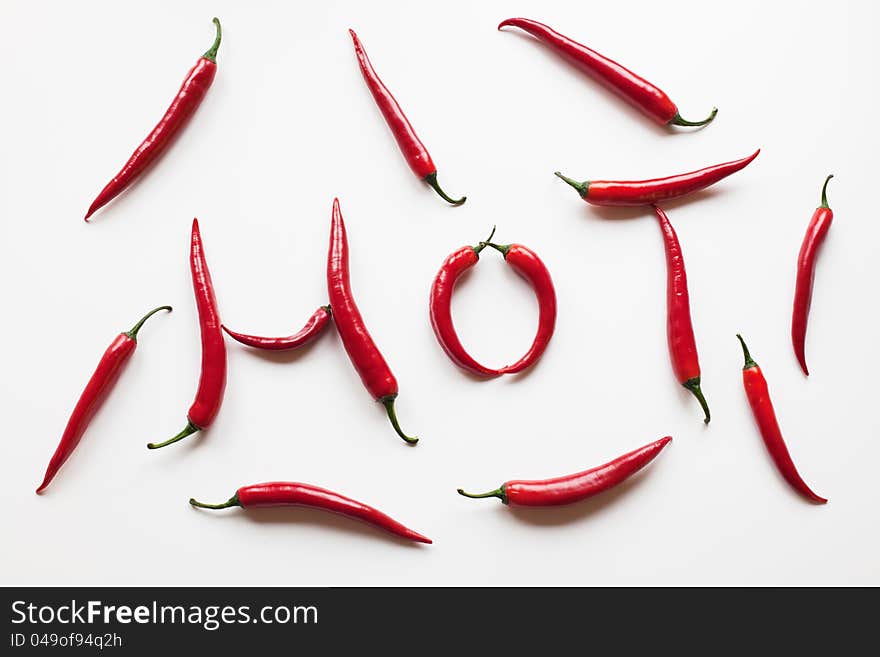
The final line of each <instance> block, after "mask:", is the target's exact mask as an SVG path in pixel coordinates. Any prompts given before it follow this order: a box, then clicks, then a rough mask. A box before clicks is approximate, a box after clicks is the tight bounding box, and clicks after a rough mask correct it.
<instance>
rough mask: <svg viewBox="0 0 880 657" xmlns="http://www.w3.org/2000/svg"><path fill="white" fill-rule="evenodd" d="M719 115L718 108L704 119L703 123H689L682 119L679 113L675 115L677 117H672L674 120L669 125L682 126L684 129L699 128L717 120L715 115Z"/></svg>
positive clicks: (713, 109) (714, 108)
mask: <svg viewBox="0 0 880 657" xmlns="http://www.w3.org/2000/svg"><path fill="white" fill-rule="evenodd" d="M716 114H718V108H717V107H713V108H712V111H711V112H710V113H709V116H708V117H706V118H705V119H703V120H702V121H687V120H686V119H683V118H681V114H679V113H678V112H676V113H675V116H673V117H672V120H671V121H669V125H680V126H684V127H699V126H701V125H706V124H708V123H712V120H713V119H714V118H715V115H716Z"/></svg>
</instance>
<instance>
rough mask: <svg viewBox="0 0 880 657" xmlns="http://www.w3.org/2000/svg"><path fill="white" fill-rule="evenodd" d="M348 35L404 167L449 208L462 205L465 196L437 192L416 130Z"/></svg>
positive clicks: (354, 38) (431, 164) (433, 172)
mask: <svg viewBox="0 0 880 657" xmlns="http://www.w3.org/2000/svg"><path fill="white" fill-rule="evenodd" d="M348 32H349V34H351V40H352V41H353V42H354V52H355V54H356V55H357V60H358V64H359V65H360V68H361V74H363V76H364V81H366V83H367V87H368V88H369V89H370V93H372V94H373V98H374V99H375V101H376V104H377V105H378V106H379V110H380V111H381V112H382V116H384V117H385V123H387V124H388V127H389V128H390V129H391V133H392V134H393V135H394V139H395V140H396V141H397V145H398V146H399V147H400V152H401V153H403V157H404V158H405V159H406V162H407V164H409V168H410V169H412V172H413V173H414V174H416V177H417V178H421V179H422V180H424V181H425V182H426V183H428V184H429V185H430V186H431V187H433V188H434V191H435V192H437V193H438V194H439V195H440V197H441V198H442V199H443V200H444V201H446V202H447V203H451V204H452V205H461V204H462V203H464V202H465V201H466V200H467V197H466V196H462V197H461V198H460V199H454V198H451V197H449V196H447V194H446V192H444V191H443V190H442V189H440V184H439V183H438V182H437V167H436V166H434V161H433V160H432V159H431V154H430V153H428V149H427V148H425V145H424V144H423V143H422V141H421V140H420V139H419V136H418V135H417V134H416V131H415V129H413V127H412V125H410V122H409V119H407V118H406V115H405V114H404V113H403V110H402V109H400V105H398V104H397V101H396V100H395V99H394V96H393V95H391V92H390V91H389V90H388V87H386V86H385V83H384V82H382V80H381V79H380V78H379V76H378V75H377V74H376V71H375V69H374V68H373V65H372V64H371V63H370V58H369V57H367V52H366V51H365V50H364V46H363V44H362V43H361V41H360V39H358V36H357V34H355V32H354V30H349V31H348Z"/></svg>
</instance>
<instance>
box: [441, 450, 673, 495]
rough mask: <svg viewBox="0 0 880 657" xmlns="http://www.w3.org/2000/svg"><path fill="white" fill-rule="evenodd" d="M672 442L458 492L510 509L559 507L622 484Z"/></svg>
mask: <svg viewBox="0 0 880 657" xmlns="http://www.w3.org/2000/svg"><path fill="white" fill-rule="evenodd" d="M671 440H672V437H671V436H666V437H665V438H661V439H660V440H657V441H654V442H653V443H649V444H647V445H645V446H644V447H640V448H639V449H636V450H633V451H632V452H628V453H627V454H624V455H623V456H618V457H617V458H616V459H614V460H613V461H610V462H609V463H606V464H605V465H600V466H598V467H595V468H591V469H589V470H584V471H583V472H578V473H576V474H571V475H565V476H563V477H555V478H553V479H539V480H513V481H507V482H505V483H503V484H501V486H499V487H498V488H496V489H495V490H492V491H489V492H488V493H480V494H472V493H466V492H465V491H463V490H462V489H461V488H459V489H458V492H459V494H460V495H464V496H465V497H473V498H479V497H497V498H498V499H500V500H501V501H502V502H503V503H504V504H509V505H511V506H561V505H563V504H573V503H575V502H580V501H581V500H585V499H587V498H588V497H592V496H593V495H597V494H598V493H601V492H603V491H606V490H608V489H609V488H613V487H614V486H617V485H618V484H620V483H622V482H623V481H625V480H626V479H628V478H629V477H631V476H633V475H634V474H635V473H636V472H638V471H639V470H641V469H642V468H644V467H645V466H646V465H648V463H650V462H651V461H653V460H654V457H656V456H657V454H659V453H660V450H662V449H663V448H664V447H666V445H668V444H669V442H670V441H671Z"/></svg>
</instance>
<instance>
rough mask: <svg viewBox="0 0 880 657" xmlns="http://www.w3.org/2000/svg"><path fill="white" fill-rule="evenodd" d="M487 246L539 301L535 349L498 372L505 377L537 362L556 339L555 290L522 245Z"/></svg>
mask: <svg viewBox="0 0 880 657" xmlns="http://www.w3.org/2000/svg"><path fill="white" fill-rule="evenodd" d="M486 246H491V247H492V248H493V249H496V250H497V251H499V252H500V253H501V254H502V255H503V256H504V260H505V262H507V264H508V265H510V266H511V267H513V270H514V271H515V272H516V273H517V274H519V275H520V276H522V277H523V278H525V279H526V280H527V281H528V282H529V285H531V286H532V289H533V290H534V291H535V296H536V297H537V298H538V332H537V333H536V334H535V339H534V340H533V341H532V346H531V347H529V350H528V351H527V352H526V354H525V355H524V356H523V357H522V358H520V359H519V360H518V361H516V362H515V363H513V365H506V366H505V367H502V368H501V369H500V370H498V371H499V372H501V373H502V374H516V373H517V372H522V371H523V370H524V369H526V368H527V367H530V366H531V365H533V364H534V363H535V362H537V360H538V359H539V358H540V357H541V355H542V354H543V353H544V350H545V349H546V348H547V344H548V343H549V342H550V338H552V337H553V329H554V328H555V327H556V290H555V289H554V288H553V280H552V279H551V278H550V272H549V271H548V270H547V267H546V266H545V265H544V263H543V262H542V261H541V259H540V258H539V257H538V255H537V254H536V253H535V252H534V251H532V250H531V249H529V248H527V247H525V246H523V245H522V244H503V245H498V244H493V243H492V242H486Z"/></svg>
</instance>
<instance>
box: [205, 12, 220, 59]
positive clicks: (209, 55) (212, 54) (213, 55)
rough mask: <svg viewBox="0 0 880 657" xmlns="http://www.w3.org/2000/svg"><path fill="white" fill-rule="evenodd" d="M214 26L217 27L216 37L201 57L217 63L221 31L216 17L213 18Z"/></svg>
mask: <svg viewBox="0 0 880 657" xmlns="http://www.w3.org/2000/svg"><path fill="white" fill-rule="evenodd" d="M213 22H214V25H216V26H217V36H215V37H214V43H213V44H211V47H210V48H208V50H207V51H205V54H204V55H202V57H204V58H205V59H207V60H208V61H211V62H214V63H215V64H216V63H217V51H218V50H219V49H220V39H222V38H223V29H222V28H221V27H220V19H219V18H217V17H216V16H215V17H214V21H213Z"/></svg>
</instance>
